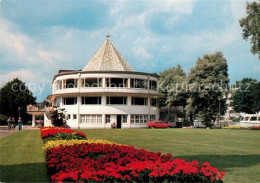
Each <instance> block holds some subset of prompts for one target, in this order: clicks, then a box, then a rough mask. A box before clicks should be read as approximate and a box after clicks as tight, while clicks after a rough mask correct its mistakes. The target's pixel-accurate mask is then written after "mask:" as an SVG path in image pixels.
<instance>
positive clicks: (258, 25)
mask: <svg viewBox="0 0 260 183" xmlns="http://www.w3.org/2000/svg"><path fill="white" fill-rule="evenodd" d="M246 13H247V16H246V17H245V18H242V19H241V20H240V21H239V23H240V26H241V27H242V30H243V34H242V35H243V39H245V40H248V38H250V37H251V44H252V47H251V52H252V53H253V54H258V55H259V59H260V3H259V2H256V1H254V2H251V3H249V2H247V5H246Z"/></svg>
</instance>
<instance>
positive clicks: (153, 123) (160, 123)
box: [147, 120, 172, 128]
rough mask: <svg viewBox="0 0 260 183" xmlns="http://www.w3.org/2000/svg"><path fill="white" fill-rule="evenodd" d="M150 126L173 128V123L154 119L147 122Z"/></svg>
mask: <svg viewBox="0 0 260 183" xmlns="http://www.w3.org/2000/svg"><path fill="white" fill-rule="evenodd" d="M147 126H148V128H172V125H171V124H167V123H164V122H163V121H161V120H153V121H150V122H149V123H147Z"/></svg>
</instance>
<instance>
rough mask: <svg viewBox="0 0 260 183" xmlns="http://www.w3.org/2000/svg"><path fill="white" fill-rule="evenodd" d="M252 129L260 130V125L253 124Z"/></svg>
mask: <svg viewBox="0 0 260 183" xmlns="http://www.w3.org/2000/svg"><path fill="white" fill-rule="evenodd" d="M251 130H260V126H253V127H251Z"/></svg>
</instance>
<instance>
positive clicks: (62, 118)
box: [51, 108, 66, 127]
mask: <svg viewBox="0 0 260 183" xmlns="http://www.w3.org/2000/svg"><path fill="white" fill-rule="evenodd" d="M64 110H65V109H61V108H55V109H54V110H53V111H51V121H52V124H53V126H58V127H60V126H64V125H65V124H66V115H65V113H64Z"/></svg>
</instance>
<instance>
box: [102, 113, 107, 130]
mask: <svg viewBox="0 0 260 183" xmlns="http://www.w3.org/2000/svg"><path fill="white" fill-rule="evenodd" d="M102 124H103V127H104V128H105V126H106V115H105V114H102Z"/></svg>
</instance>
